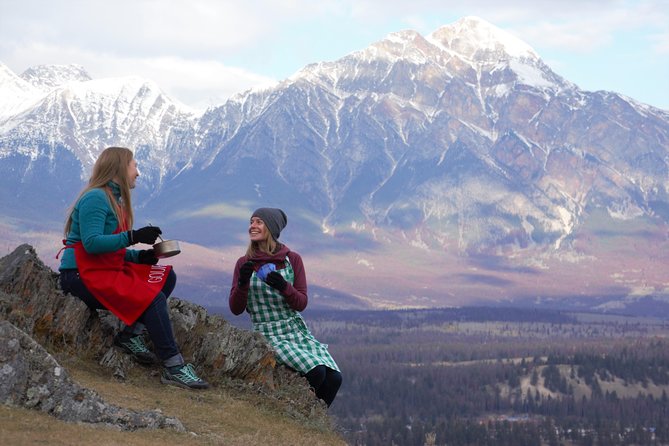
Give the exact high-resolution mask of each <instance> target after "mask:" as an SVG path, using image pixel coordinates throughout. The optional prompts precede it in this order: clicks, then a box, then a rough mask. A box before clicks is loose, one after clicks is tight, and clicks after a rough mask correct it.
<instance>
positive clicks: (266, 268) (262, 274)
mask: <svg viewBox="0 0 669 446" xmlns="http://www.w3.org/2000/svg"><path fill="white" fill-rule="evenodd" d="M272 271H276V265H274V264H273V263H265V264H264V265H263V266H261V267H260V269H259V270H258V272H257V273H256V274H257V275H258V278H259V279H260V280H262V281H263V282H264V281H265V279H266V278H267V275H268V274H269V273H271V272H272Z"/></svg>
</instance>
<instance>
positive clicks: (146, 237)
mask: <svg viewBox="0 0 669 446" xmlns="http://www.w3.org/2000/svg"><path fill="white" fill-rule="evenodd" d="M162 233H163V231H161V230H160V228H159V227H158V226H144V227H143V228H140V229H136V230H131V231H128V239H129V240H130V244H131V245H134V244H135V243H146V244H147V245H153V244H154V243H156V239H157V238H158V236H159V235H160V234H162Z"/></svg>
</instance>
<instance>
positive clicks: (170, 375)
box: [160, 364, 209, 389]
mask: <svg viewBox="0 0 669 446" xmlns="http://www.w3.org/2000/svg"><path fill="white" fill-rule="evenodd" d="M160 382H161V383H163V384H170V385H173V386H179V387H184V388H186V389H206V388H208V387H209V383H208V382H207V381H205V380H203V379H202V378H200V377H198V376H197V375H196V374H195V368H194V367H193V364H181V365H176V366H174V367H165V368H164V369H163V374H162V375H161V376H160Z"/></svg>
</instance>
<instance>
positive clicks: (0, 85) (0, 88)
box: [0, 62, 42, 122]
mask: <svg viewBox="0 0 669 446" xmlns="http://www.w3.org/2000/svg"><path fill="white" fill-rule="evenodd" d="M41 96H42V92H41V91H40V90H39V89H37V88H35V87H34V86H32V85H31V84H30V83H29V82H26V81H25V80H23V79H21V78H20V77H19V76H17V75H16V74H15V73H14V72H13V71H12V70H10V69H9V67H7V66H6V65H4V64H3V63H1V62H0V122H2V121H3V120H4V119H6V118H8V117H10V116H12V115H15V114H18V113H20V112H21V111H23V110H25V109H27V108H29V107H30V106H31V105H32V104H34V103H35V102H36V101H38V100H39V99H40V97H41Z"/></svg>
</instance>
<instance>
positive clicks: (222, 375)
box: [0, 245, 329, 429]
mask: <svg viewBox="0 0 669 446" xmlns="http://www.w3.org/2000/svg"><path fill="white" fill-rule="evenodd" d="M57 279H58V275H57V274H56V273H55V272H53V271H52V270H51V269H50V268H48V267H47V266H46V265H44V263H43V262H42V261H41V260H40V259H39V257H38V256H37V253H36V252H35V250H34V248H33V247H32V246H30V245H21V246H19V247H18V248H16V249H15V250H14V252H12V253H11V254H9V255H7V256H6V257H3V258H2V259H0V321H4V322H2V327H3V328H2V338H1V339H0V342H3V350H0V360H2V364H3V365H2V366H0V367H2V368H1V369H0V380H2V381H3V383H2V384H1V385H2V390H1V391H0V403H4V404H15V405H21V406H25V407H33V408H38V409H40V410H45V411H47V412H49V413H52V414H54V415H58V414H62V415H61V417H62V418H63V419H67V420H79V421H88V422H96V423H113V424H118V425H119V427H121V428H124V429H130V428H136V427H140V426H145V427H163V426H169V427H174V428H179V422H178V420H173V421H170V420H171V419H167V418H164V417H163V418H160V417H158V416H157V415H159V414H153V415H152V413H149V412H147V413H142V414H138V413H136V412H132V411H127V410H125V409H120V408H116V407H112V406H108V405H105V404H104V402H100V400H99V397H97V396H95V395H94V394H93V393H89V392H90V391H87V390H85V389H82V388H81V387H78V386H77V385H76V384H74V383H71V382H70V381H69V379H67V374H66V373H65V370H64V369H63V368H62V367H60V366H59V365H58V363H57V362H56V361H55V359H54V358H53V357H52V356H50V355H49V354H48V353H47V351H48V352H51V353H59V354H69V355H75V354H76V355H77V356H79V357H83V358H84V359H90V360H95V361H97V362H98V363H99V364H101V365H102V366H104V367H108V368H109V369H110V375H113V376H115V377H117V378H120V379H124V378H125V377H126V374H127V371H128V370H129V368H131V367H134V366H135V363H134V362H133V361H132V360H131V359H130V358H129V357H128V355H125V354H122V353H119V351H118V350H117V349H115V348H113V347H112V339H113V336H114V334H115V333H116V332H117V331H118V329H119V328H120V324H121V323H120V321H119V320H118V319H117V318H116V317H115V316H114V315H112V314H111V313H110V312H108V311H101V310H98V311H91V310H89V309H88V307H87V306H86V305H85V304H84V303H83V302H82V301H80V300H79V299H78V298H76V297H73V296H70V295H65V294H64V293H63V292H62V291H61V290H60V289H59V286H58V280H57ZM169 301H170V317H171V320H172V325H173V328H174V333H175V337H176V339H177V342H178V344H179V346H180V348H181V351H182V353H183V355H184V356H185V357H186V359H187V360H189V361H191V362H192V363H193V364H194V365H196V368H197V370H198V372H199V373H201V374H202V376H204V377H205V378H206V379H207V380H208V381H209V382H210V383H212V384H213V385H214V386H216V385H225V386H230V387H233V388H236V389H243V390H244V392H255V393H259V394H262V395H263V396H266V397H267V398H266V399H267V402H268V404H269V405H273V406H279V407H280V408H281V409H282V410H283V411H284V412H285V413H287V414H290V415H291V416H292V417H294V418H297V419H302V420H305V421H306V420H308V421H309V422H310V423H311V424H316V425H321V426H329V419H328V417H327V412H326V408H325V405H324V404H323V403H322V402H320V401H319V400H317V399H316V398H315V397H314V396H313V393H312V392H311V391H310V390H309V386H308V384H307V382H306V380H305V379H304V378H302V377H300V376H299V375H298V374H296V373H295V372H293V371H290V370H288V369H286V368H285V367H276V362H275V359H274V354H273V351H272V349H271V347H270V346H269V344H268V343H267V341H266V340H265V338H264V337H263V336H261V335H260V334H258V333H253V332H250V331H248V330H242V329H239V328H236V327H234V326H232V325H231V324H229V323H228V322H227V321H226V320H225V319H224V318H222V317H220V316H216V315H209V314H208V313H207V311H206V310H205V309H204V308H203V307H201V306H199V305H195V304H192V303H190V302H188V301H185V300H182V299H178V298H170V300H169ZM32 352H40V353H39V358H41V359H39V360H37V361H34V360H33V359H31V358H32V356H31V355H32V354H33V353H32ZM42 352H43V354H42ZM35 364H41V366H40V367H39V368H35ZM56 370H57V371H58V372H56ZM10 377H11V379H10ZM63 377H64V378H63ZM65 382H66V383H67V384H63V383H65ZM101 405H102V406H105V407H109V410H106V411H99V413H96V412H95V408H96V407H98V408H100V407H101ZM89 406H90V410H88V409H86V410H84V409H85V408H86V407H89Z"/></svg>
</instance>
